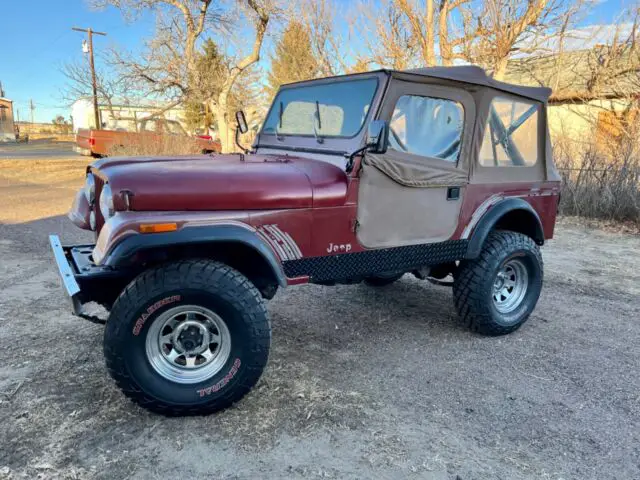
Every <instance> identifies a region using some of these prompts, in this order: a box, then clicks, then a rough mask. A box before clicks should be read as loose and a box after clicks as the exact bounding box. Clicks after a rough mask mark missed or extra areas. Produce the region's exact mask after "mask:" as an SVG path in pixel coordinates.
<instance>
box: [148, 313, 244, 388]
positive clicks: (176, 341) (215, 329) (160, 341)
mask: <svg viewBox="0 0 640 480" xmlns="http://www.w3.org/2000/svg"><path fill="white" fill-rule="evenodd" d="M230 352H231V334H230V333H229V329H228V328H227V325H226V324H225V322H224V320H222V318H221V317H220V316H219V315H217V314H216V313H214V312H212V311H211V310H209V309H207V308H203V307H199V306H195V305H182V306H179V307H175V308H171V309H169V310H167V311H166V312H164V313H163V314H162V315H160V316H159V317H158V318H157V319H156V320H155V321H154V322H153V324H152V325H151V327H150V328H149V332H148V333H147V340H146V353H147V358H148V359H149V363H150V364H151V366H152V367H153V369H154V370H155V371H156V372H157V373H159V374H160V375H162V376H163V377H164V378H166V379H167V380H171V381H172V382H177V383H200V382H204V381H205V380H208V379H209V378H211V377H213V376H214V375H215V374H216V373H218V372H219V371H220V370H221V369H222V367H223V366H224V365H225V364H226V363H227V360H228V359H229V354H230Z"/></svg>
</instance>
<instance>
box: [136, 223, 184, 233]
mask: <svg viewBox="0 0 640 480" xmlns="http://www.w3.org/2000/svg"><path fill="white" fill-rule="evenodd" d="M138 230H140V233H163V232H175V231H176V230H178V224H177V223H143V224H141V225H140V227H138Z"/></svg>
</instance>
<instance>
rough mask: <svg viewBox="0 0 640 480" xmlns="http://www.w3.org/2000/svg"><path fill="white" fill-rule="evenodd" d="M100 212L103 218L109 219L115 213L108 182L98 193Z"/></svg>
mask: <svg viewBox="0 0 640 480" xmlns="http://www.w3.org/2000/svg"><path fill="white" fill-rule="evenodd" d="M100 213H101V214H102V218H104V219H105V220H109V219H110V218H111V217H113V215H114V214H115V213H116V209H115V207H114V205H113V194H112V193H111V187H110V186H109V184H108V183H105V185H104V187H102V192H101V193H100Z"/></svg>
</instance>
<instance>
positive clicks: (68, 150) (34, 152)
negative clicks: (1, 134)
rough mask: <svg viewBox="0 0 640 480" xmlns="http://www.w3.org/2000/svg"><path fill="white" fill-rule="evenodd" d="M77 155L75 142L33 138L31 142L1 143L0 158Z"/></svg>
mask: <svg viewBox="0 0 640 480" xmlns="http://www.w3.org/2000/svg"><path fill="white" fill-rule="evenodd" d="M74 155H77V154H76V153H74V151H73V142H53V141H50V140H32V141H30V142H29V143H0V159H5V158H25V159H28V158H42V157H47V158H62V157H70V156H74Z"/></svg>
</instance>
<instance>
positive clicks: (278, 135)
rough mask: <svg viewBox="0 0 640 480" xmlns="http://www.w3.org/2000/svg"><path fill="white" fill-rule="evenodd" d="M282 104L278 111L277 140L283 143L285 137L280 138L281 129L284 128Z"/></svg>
mask: <svg viewBox="0 0 640 480" xmlns="http://www.w3.org/2000/svg"><path fill="white" fill-rule="evenodd" d="M283 110H284V109H283V107H282V102H280V109H279V111H278V123H276V128H275V130H276V140H278V141H280V142H281V141H282V140H283V137H281V136H280V129H281V128H282V113H283Z"/></svg>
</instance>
